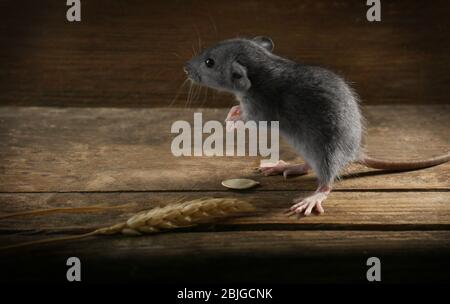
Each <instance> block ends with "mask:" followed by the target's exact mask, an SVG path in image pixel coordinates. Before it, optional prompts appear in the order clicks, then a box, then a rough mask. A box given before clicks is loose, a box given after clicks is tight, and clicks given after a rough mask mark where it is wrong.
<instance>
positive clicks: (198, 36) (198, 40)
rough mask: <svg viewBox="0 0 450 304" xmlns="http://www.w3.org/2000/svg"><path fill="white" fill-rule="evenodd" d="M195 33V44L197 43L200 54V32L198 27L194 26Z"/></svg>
mask: <svg viewBox="0 0 450 304" xmlns="http://www.w3.org/2000/svg"><path fill="white" fill-rule="evenodd" d="M194 29H195V32H196V33H197V42H198V52H199V53H200V52H201V50H202V39H201V38H200V32H199V31H198V27H197V26H194Z"/></svg>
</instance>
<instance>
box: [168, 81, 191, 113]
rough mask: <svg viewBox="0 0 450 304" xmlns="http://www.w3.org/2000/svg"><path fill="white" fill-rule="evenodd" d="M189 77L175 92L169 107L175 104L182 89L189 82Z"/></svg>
mask: <svg viewBox="0 0 450 304" xmlns="http://www.w3.org/2000/svg"><path fill="white" fill-rule="evenodd" d="M188 80H189V78H186V79H185V80H184V81H183V82H182V83H181V85H180V86H179V87H178V90H177V93H176V94H175V97H174V98H173V99H172V101H171V102H170V103H169V108H170V107H172V106H173V104H174V103H175V101H176V100H177V98H178V96H180V93H181V91H182V89H183V88H184V86H185V85H186V83H187V82H188Z"/></svg>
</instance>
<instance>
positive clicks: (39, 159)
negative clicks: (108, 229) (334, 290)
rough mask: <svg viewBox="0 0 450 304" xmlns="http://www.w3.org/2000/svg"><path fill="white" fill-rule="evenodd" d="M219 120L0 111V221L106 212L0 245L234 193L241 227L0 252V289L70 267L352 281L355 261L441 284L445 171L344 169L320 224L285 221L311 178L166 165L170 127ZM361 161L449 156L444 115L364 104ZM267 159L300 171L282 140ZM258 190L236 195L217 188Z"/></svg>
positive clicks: (129, 277)
mask: <svg viewBox="0 0 450 304" xmlns="http://www.w3.org/2000/svg"><path fill="white" fill-rule="evenodd" d="M200 111H202V112H203V119H204V121H205V120H211V119H214V120H219V121H223V118H224V117H225V115H226V112H227V110H226V109H195V108H152V109H131V108H51V107H44V108H40V107H1V108H0V142H1V143H2V144H1V146H0V216H1V215H6V214H8V213H11V212H19V211H26V210H32V209H45V208H53V207H74V206H90V205H94V204H105V205H108V206H116V205H121V204H125V203H129V204H130V205H131V206H130V208H127V209H124V210H109V211H102V212H96V213H81V214H52V215H45V216H44V215H42V216H35V217H17V218H11V219H2V220H0V246H3V245H7V244H14V243H18V242H22V241H29V240H38V239H43V238H47V237H53V236H65V235H75V234H80V233H83V232H88V231H91V230H93V229H95V228H98V227H102V226H107V225H110V224H114V223H116V222H120V221H121V220H123V219H126V218H127V217H129V216H130V215H131V214H133V213H135V212H137V211H139V210H143V209H150V208H152V207H154V206H162V205H166V204H169V203H171V202H173V201H175V200H177V199H178V198H180V197H186V198H198V197H239V198H242V199H246V200H248V201H250V202H252V203H253V204H254V205H255V207H256V211H255V212H254V213H252V214H250V215H248V216H245V217H238V218H233V219H228V220H225V221H221V222H219V223H217V224H215V225H202V226H200V227H196V228H195V229H183V230H181V231H177V232H168V233H162V234H157V235H152V236H143V237H125V236H111V237H94V238H89V239H85V240H80V241H73V242H65V243H58V244H49V245H42V246H34V247H27V248H23V249H21V250H16V251H3V252H0V268H1V269H2V273H7V274H8V275H7V276H6V275H3V276H2V278H1V279H0V280H5V279H6V278H8V280H10V281H22V280H38V279H45V280H49V281H63V280H65V271H66V268H67V267H66V266H65V261H66V259H67V258H68V257H70V256H77V257H79V258H80V259H81V260H82V265H83V269H85V270H84V271H85V272H84V275H85V276H84V280H85V281H88V282H98V281H113V282H120V281H139V280H146V281H153V282H193V281H203V282H211V281H217V282H249V281H259V282H274V281H276V282H280V283H281V282H291V283H292V282H310V283H311V282H324V281H326V282H336V281H337V282H365V275H366V270H367V266H366V264H365V263H366V260H367V258H368V257H371V256H377V257H379V258H380V259H381V261H382V276H383V281H385V282H405V281H427V282H429V281H449V270H450V264H449V259H448V257H449V253H450V192H449V190H450V173H449V172H450V170H449V169H450V163H447V164H442V165H439V166H436V167H433V168H428V169H424V170H418V171H410V172H402V173H389V172H381V171H377V170H371V169H366V168H364V167H361V166H358V165H351V166H350V167H349V168H347V170H346V172H344V173H343V178H342V179H341V180H340V181H338V182H336V184H335V190H334V191H333V192H332V193H331V195H330V197H329V199H328V200H327V201H326V202H325V204H324V208H325V214H323V215H322V216H310V217H306V218H302V219H296V218H293V217H291V218H288V217H286V216H285V215H283V213H282V212H283V211H284V210H285V209H286V208H287V207H289V206H290V204H291V200H292V199H293V198H294V197H296V196H299V195H305V194H307V193H308V192H310V191H311V190H314V187H315V184H316V181H315V178H314V175H307V176H299V177H292V178H289V179H287V180H284V179H283V178H282V177H280V176H271V177H263V176H260V175H259V174H258V173H257V172H256V171H255V170H254V168H255V167H256V166H257V165H258V164H259V161H260V158H259V157H178V158H177V157H174V156H173V155H172V154H171V151H170V144H171V141H172V139H173V138H174V137H175V134H171V133H170V126H171V124H172V123H173V122H174V121H176V120H187V121H192V120H193V113H194V112H200ZM364 114H365V116H366V117H367V119H368V125H369V127H368V130H367V138H366V145H367V147H368V151H370V154H371V155H374V156H379V157H389V158H392V159H419V158H422V157H429V156H435V155H439V154H443V153H446V152H448V151H449V149H450V137H449V130H450V106H449V105H435V106H367V107H365V108H364ZM281 158H282V159H284V160H287V161H294V162H295V161H300V159H298V157H297V156H296V155H295V153H294V152H293V151H292V150H291V149H290V148H289V147H288V146H287V145H286V144H285V143H284V142H283V143H282V147H281ZM234 177H249V178H253V179H255V180H257V181H259V182H260V183H261V185H260V186H258V187H257V188H254V189H252V190H247V191H241V192H239V191H231V190H227V189H225V188H224V187H222V186H221V181H222V180H224V179H226V178H234Z"/></svg>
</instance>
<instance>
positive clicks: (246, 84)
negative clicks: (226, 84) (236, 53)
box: [230, 61, 252, 91]
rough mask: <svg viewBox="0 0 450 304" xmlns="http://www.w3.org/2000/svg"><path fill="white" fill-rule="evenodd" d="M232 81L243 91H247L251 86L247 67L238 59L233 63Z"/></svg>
mask: <svg viewBox="0 0 450 304" xmlns="http://www.w3.org/2000/svg"><path fill="white" fill-rule="evenodd" d="M230 72H231V73H230V76H231V82H232V83H233V85H234V87H235V88H236V89H238V90H241V91H247V90H248V89H250V87H251V85H252V84H251V82H250V79H248V77H247V69H246V68H245V67H244V66H243V65H242V64H240V63H239V62H237V61H233V63H232V64H231V71H230Z"/></svg>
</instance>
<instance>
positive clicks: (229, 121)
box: [225, 106, 241, 131]
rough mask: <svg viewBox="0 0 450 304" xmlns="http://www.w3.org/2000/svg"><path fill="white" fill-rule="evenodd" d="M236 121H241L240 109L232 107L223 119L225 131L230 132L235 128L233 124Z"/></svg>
mask: <svg viewBox="0 0 450 304" xmlns="http://www.w3.org/2000/svg"><path fill="white" fill-rule="evenodd" d="M238 120H241V107H240V106H234V107H232V108H231V109H230V111H229V112H228V115H227V118H226V119H225V123H226V126H227V131H232V130H233V129H234V128H235V124H234V123H235V122H236V121H238Z"/></svg>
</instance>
